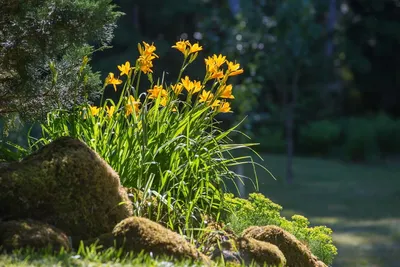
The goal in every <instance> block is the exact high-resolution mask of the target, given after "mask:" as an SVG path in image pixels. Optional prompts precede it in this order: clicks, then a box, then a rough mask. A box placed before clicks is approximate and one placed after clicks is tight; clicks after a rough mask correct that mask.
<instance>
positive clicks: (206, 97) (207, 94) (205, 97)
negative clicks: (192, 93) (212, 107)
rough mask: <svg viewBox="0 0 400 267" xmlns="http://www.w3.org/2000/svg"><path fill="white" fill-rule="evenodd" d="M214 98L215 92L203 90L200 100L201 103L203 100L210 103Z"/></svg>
mask: <svg viewBox="0 0 400 267" xmlns="http://www.w3.org/2000/svg"><path fill="white" fill-rule="evenodd" d="M213 98H214V94H213V93H211V92H210V91H206V90H203V91H202V92H201V95H200V100H199V102H200V103H202V102H206V103H208V102H210V101H211V100H212V99H213Z"/></svg>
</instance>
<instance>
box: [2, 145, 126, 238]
mask: <svg viewBox="0 0 400 267" xmlns="http://www.w3.org/2000/svg"><path fill="white" fill-rule="evenodd" d="M0 203H1V205H0V216H1V217H2V218H3V219H4V220H10V219H24V218H32V219H37V220H40V221H43V222H46V223H49V224H51V225H54V226H56V227H57V228H59V229H61V230H63V231H64V232H65V233H67V234H68V235H70V236H73V237H77V239H80V238H82V239H86V238H90V237H96V236H98V235H100V234H102V233H105V232H110V231H111V230H112V229H113V227H114V226H115V224H117V223H118V222H120V221H121V220H123V219H125V218H127V217H129V216H131V215H132V206H131V203H130V200H129V198H128V195H127V193H126V191H125V189H124V188H123V187H122V186H121V184H120V179H119V176H118V175H117V173H116V172H115V171H114V170H113V169H112V168H111V167H110V166H109V165H108V164H107V163H106V162H105V161H104V160H103V159H101V158H100V156H99V155H98V154H97V153H96V152H94V151H93V150H91V149H90V148H89V147H88V146H87V145H86V144H84V143H82V142H80V141H79V140H76V139H73V138H70V137H63V138H60V139H58V140H55V141H54V142H52V143H50V144H49V145H47V146H44V147H42V148H41V149H39V150H38V151H37V152H35V153H33V154H31V155H29V156H28V157H26V158H25V159H23V160H21V161H19V162H12V163H9V164H7V165H4V166H3V167H0ZM121 203H122V204H121Z"/></svg>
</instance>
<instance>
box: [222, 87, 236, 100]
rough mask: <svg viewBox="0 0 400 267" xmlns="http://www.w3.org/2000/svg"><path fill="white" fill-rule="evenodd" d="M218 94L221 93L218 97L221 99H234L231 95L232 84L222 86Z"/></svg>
mask: <svg viewBox="0 0 400 267" xmlns="http://www.w3.org/2000/svg"><path fill="white" fill-rule="evenodd" d="M220 92H221V95H220V96H219V97H221V98H229V99H235V97H234V96H233V95H232V84H229V85H223V86H222V87H221V88H220Z"/></svg>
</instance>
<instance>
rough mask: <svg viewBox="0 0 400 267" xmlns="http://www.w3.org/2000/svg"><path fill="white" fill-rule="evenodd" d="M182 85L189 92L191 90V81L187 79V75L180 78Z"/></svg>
mask: <svg viewBox="0 0 400 267" xmlns="http://www.w3.org/2000/svg"><path fill="white" fill-rule="evenodd" d="M181 81H182V85H183V86H184V87H185V89H186V90H187V91H188V92H189V91H191V90H192V87H193V85H192V86H191V81H190V79H189V76H187V75H186V76H185V79H183V78H182V79H181Z"/></svg>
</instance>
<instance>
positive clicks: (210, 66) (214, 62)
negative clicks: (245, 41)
mask: <svg viewBox="0 0 400 267" xmlns="http://www.w3.org/2000/svg"><path fill="white" fill-rule="evenodd" d="M204 61H205V63H206V70H207V73H208V75H209V78H211V79H220V78H222V77H224V72H223V71H222V70H220V69H219V68H220V67H221V66H222V65H223V64H224V63H225V62H226V57H225V56H223V55H221V54H220V55H218V56H217V55H215V54H214V55H213V56H212V57H208V58H206V59H204Z"/></svg>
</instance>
